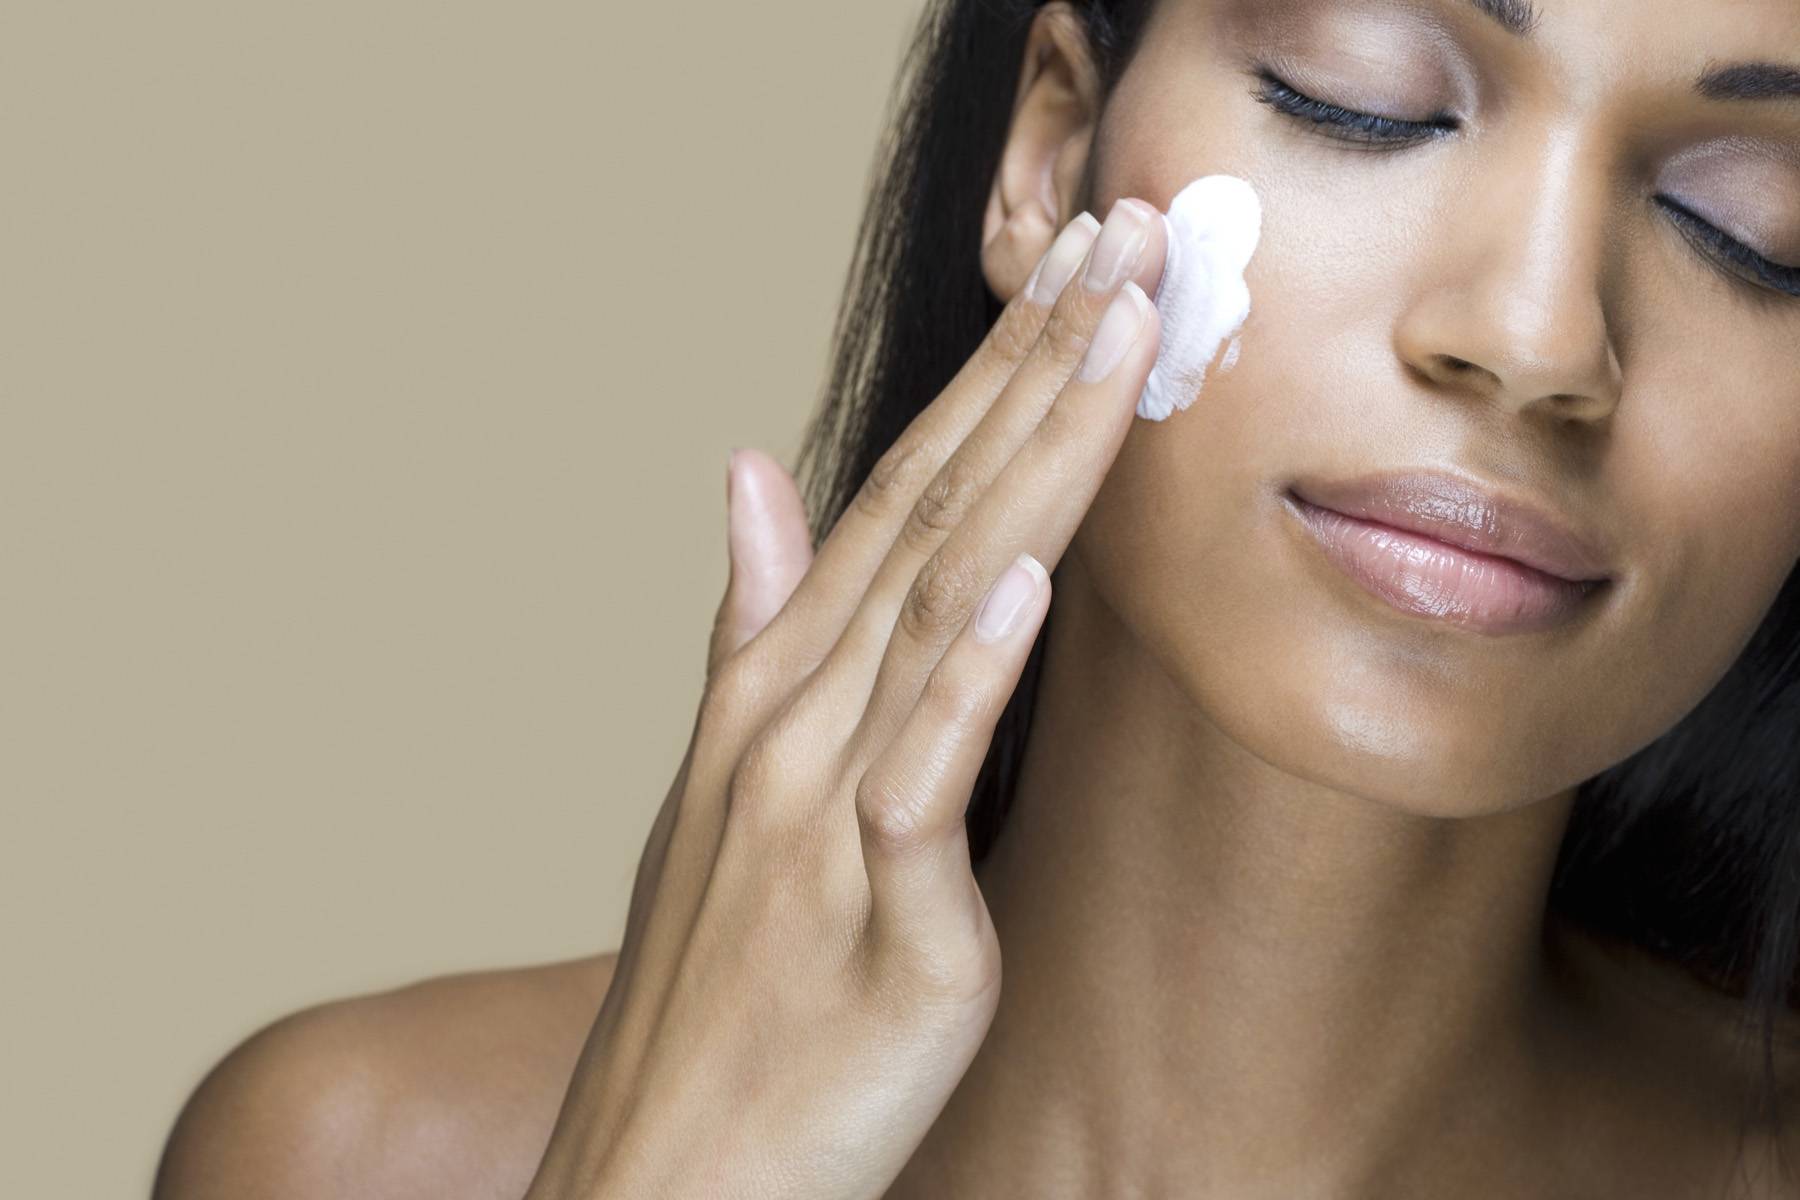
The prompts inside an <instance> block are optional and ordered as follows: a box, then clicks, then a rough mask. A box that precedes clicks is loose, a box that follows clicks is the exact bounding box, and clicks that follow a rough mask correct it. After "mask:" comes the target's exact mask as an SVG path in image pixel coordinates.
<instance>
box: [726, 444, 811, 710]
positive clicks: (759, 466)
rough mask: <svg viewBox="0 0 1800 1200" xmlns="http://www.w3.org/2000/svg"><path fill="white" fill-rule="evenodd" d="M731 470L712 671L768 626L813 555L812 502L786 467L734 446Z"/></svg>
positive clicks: (728, 473) (728, 477) (727, 476)
mask: <svg viewBox="0 0 1800 1200" xmlns="http://www.w3.org/2000/svg"><path fill="white" fill-rule="evenodd" d="M725 476H726V500H725V505H726V512H727V521H726V525H727V537H726V543H727V546H728V549H729V552H730V560H731V574H730V578H729V580H728V582H727V583H726V587H725V596H724V598H723V599H722V600H721V601H720V602H719V611H718V615H717V617H716V618H715V620H714V622H713V635H712V640H711V643H710V645H709V647H708V650H707V656H706V673H707V675H708V676H709V677H710V676H711V675H712V673H713V672H714V671H715V670H717V669H718V665H719V664H720V663H721V662H723V661H725V659H726V658H728V657H730V656H731V655H732V654H734V653H736V652H737V650H738V649H739V648H740V647H742V646H743V645H744V644H745V643H746V642H748V641H749V640H750V639H751V638H753V637H755V636H756V635H757V634H758V633H759V632H761V631H762V630H763V628H765V627H766V626H767V625H768V623H769V621H770V620H771V619H772V618H773V617H774V616H775V614H776V613H777V612H779V611H780V610H781V606H782V605H783V604H784V603H786V602H787V599H788V597H789V596H790V595H791V594H792V593H793V590H794V587H795V585H796V584H798V583H799V582H800V579H801V577H802V576H803V575H805V574H806V569H807V567H808V566H809V565H810V564H811V563H812V557H813V552H812V535H811V532H810V531H809V530H808V528H807V524H806V506H805V503H804V502H803V501H802V500H801V498H800V489H799V487H798V486H796V485H795V483H794V477H793V476H792V475H791V474H789V473H788V470H787V468H786V467H784V466H782V465H781V464H780V463H779V462H777V461H775V459H773V458H771V457H770V456H769V455H767V454H764V453H763V452H762V451H761V450H756V449H741V450H734V451H732V454H731V458H730V460H729V462H728V464H727V466H726V473H725Z"/></svg>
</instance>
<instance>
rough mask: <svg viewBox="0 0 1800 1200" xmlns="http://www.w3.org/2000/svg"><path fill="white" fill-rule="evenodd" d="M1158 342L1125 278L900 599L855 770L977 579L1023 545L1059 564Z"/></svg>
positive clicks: (1147, 308) (880, 740) (1139, 295)
mask: <svg viewBox="0 0 1800 1200" xmlns="http://www.w3.org/2000/svg"><path fill="white" fill-rule="evenodd" d="M1159 339H1160V323H1159V322H1158V321H1157V320H1156V314H1155V307H1154V306H1153V305H1152V304H1151V303H1150V300H1149V298H1148V297H1147V296H1146V295H1145V294H1144V291H1143V289H1142V288H1140V287H1139V286H1138V285H1137V283H1136V282H1135V281H1127V283H1126V284H1125V286H1124V287H1123V288H1121V289H1120V290H1119V292H1118V293H1117V294H1116V295H1115V296H1114V297H1113V299H1112V302H1111V303H1110V304H1109V305H1108V306H1107V310H1106V313H1105V315H1104V316H1103V317H1102V318H1101V320H1100V323H1099V325H1098V326H1097V327H1096V329H1095V332H1094V336H1093V339H1092V341H1091V342H1090V344H1089V346H1088V348H1087V351H1086V352H1085V354H1084V355H1083V357H1082V361H1081V365H1080V366H1079V368H1078V369H1077V371H1076V373H1075V375H1074V377H1073V378H1071V379H1070V380H1069V382H1068V384H1067V385H1066V386H1065V387H1064V388H1063V390H1062V393H1061V394H1060V395H1059V396H1058V397H1057V399H1056V402H1055V404H1054V405H1053V406H1052V407H1051V409H1050V411H1049V412H1048V413H1047V414H1046V415H1045V417H1044V419H1043V420H1042V421H1041V422H1040V423H1039V424H1038V426H1037V428H1035V429H1034V430H1033V431H1032V433H1031V436H1030V437H1029V438H1027V439H1026V441H1025V444H1024V445H1023V446H1021V447H1020V448H1019V451H1018V453H1016V454H1015V455H1013V457H1012V458H1011V459H1010V460H1009V461H1008V462H1007V464H1006V466H1005V467H1004V468H1002V469H1001V472H1000V474H999V476H998V478H996V479H995V480H994V483H993V486H991V487H990V488H989V489H988V490H987V492H986V493H985V494H984V495H983V496H982V497H981V500H980V502H979V503H978V504H976V505H975V506H974V507H973V508H972V509H971V510H970V511H969V513H968V515H967V516H966V517H965V518H964V519H963V520H962V521H961V522H960V523H959V524H958V525H957V526H956V528H955V529H954V530H952V531H951V532H950V533H949V534H948V536H947V537H945V539H944V540H943V542H942V544H940V545H939V546H938V548H937V550H936V551H934V552H933V553H932V555H931V557H930V558H929V559H927V560H926V561H925V564H924V565H923V566H922V567H921V568H920V569H919V571H918V573H917V574H916V576H915V577H914V579H913V580H912V582H911V585H910V586H909V587H908V589H907V590H906V592H905V594H904V597H903V598H902V599H901V600H900V602H899V604H898V608H897V612H896V614H895V617H894V620H893V623H892V628H891V630H890V633H889V638H888V641H887V645H886V648H885V649H884V651H883V652H882V656H881V665H880V667H879V669H878V670H877V672H876V675H875V680H874V683H873V686H872V688H871V690H870V696H869V701H868V704H867V707H866V710H865V712H864V715H863V719H862V722H861V724H860V725H859V727H858V729H857V731H856V733H855V734H854V735H853V736H852V738H851V747H850V749H849V751H848V753H849V755H850V758H849V763H850V764H851V765H852V766H853V765H854V763H855V762H856V761H859V760H864V759H866V758H867V756H868V755H869V754H871V753H874V752H877V751H879V749H880V747H881V746H882V745H884V744H885V743H886V741H887V740H888V738H889V737H891V736H892V730H893V729H895V728H896V727H897V726H898V724H899V722H900V721H901V720H902V719H904V717H905V715H906V714H907V712H909V711H910V710H911V709H912V707H913V704H914V703H915V701H916V699H917V697H918V694H919V689H920V687H921V686H922V684H923V681H924V679H925V678H926V675H927V673H928V672H929V671H930V670H931V669H932V667H933V666H934V665H935V664H936V663H937V661H938V659H939V658H940V657H941V656H942V655H943V653H944V649H945V647H946V646H947V645H948V643H949V642H950V639H951V638H952V637H954V636H955V634H956V631H957V629H958V628H959V627H960V626H961V625H962V623H963V621H964V620H966V619H967V617H968V614H969V612H970V611H971V610H972V609H973V607H974V605H975V603H976V601H977V600H978V599H979V598H980V595H981V584H982V581H984V580H986V579H991V578H993V576H994V574H995V573H996V572H997V571H999V570H1000V568H1001V567H1002V566H1003V565H1004V564H1005V563H1006V562H1007V561H1008V560H1009V559H1010V558H1011V557H1012V556H1013V555H1014V554H1016V553H1017V552H1018V549H1019V548H1021V547H1023V548H1024V549H1026V550H1028V551H1029V552H1031V553H1032V554H1033V555H1035V556H1036V557H1037V558H1038V559H1039V560H1040V561H1042V562H1043V563H1044V564H1045V565H1046V566H1047V567H1049V568H1050V569H1051V570H1054V569H1055V567H1056V564H1057V563H1058V562H1059V561H1060V560H1061V558H1062V554H1063V551H1064V550H1065V549H1066V548H1067V547H1068V544H1069V541H1070V539H1071V538H1073V537H1074V534H1075V530H1076V528H1077V527H1079V525H1080V524H1081V520H1082V517H1083V516H1084V515H1085V514H1086V512H1087V509H1088V506H1089V505H1090V504H1091V503H1092V502H1093V498H1094V494H1095V493H1096V492H1097V491H1098V490H1099V487H1100V482H1101V480H1102V479H1103V478H1104V477H1105V474H1106V472H1107V470H1108V469H1109V468H1110V467H1111V465H1112V463H1113V460H1114V459H1115V458H1116V457H1117V455H1118V452H1119V447H1120V445H1121V444H1122V443H1123V442H1124V440H1125V433H1126V430H1127V429H1128V428H1129V427H1130V424H1131V420H1132V417H1133V414H1134V413H1135V411H1136V407H1137V399H1138V396H1139V395H1140V394H1141V393H1142V391H1143V388H1144V383H1145V381H1146V380H1147V379H1148V377H1149V374H1150V368H1151V367H1152V366H1153V365H1154V363H1155V361H1156V351H1157V347H1158V344H1159Z"/></svg>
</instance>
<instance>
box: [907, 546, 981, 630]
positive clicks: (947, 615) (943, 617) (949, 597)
mask: <svg viewBox="0 0 1800 1200" xmlns="http://www.w3.org/2000/svg"><path fill="white" fill-rule="evenodd" d="M969 594H970V585H969V579H968V573H967V572H966V571H965V570H962V569H960V568H958V567H956V566H953V565H952V564H951V562H950V560H949V558H948V557H947V556H946V555H945V554H944V552H943V550H942V549H940V550H939V551H938V552H937V553H936V554H933V555H932V556H931V557H930V558H928V559H926V560H925V565H924V566H922V567H920V568H919V573H918V575H917V576H916V577H915V578H914V579H913V583H912V587H911V588H909V589H908V590H907V593H906V599H905V600H904V601H903V602H902V603H901V605H900V629H901V632H903V633H905V634H907V635H908V636H910V637H912V638H915V639H917V640H919V641H921V642H924V643H926V644H932V643H935V642H938V641H941V640H942V639H944V638H946V637H947V636H949V635H950V634H952V633H954V632H955V630H956V629H957V627H958V626H960V625H961V623H962V618H963V615H964V614H965V613H966V612H967V610H968V601H969Z"/></svg>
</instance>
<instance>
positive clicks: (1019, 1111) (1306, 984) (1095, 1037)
mask: <svg viewBox="0 0 1800 1200" xmlns="http://www.w3.org/2000/svg"><path fill="white" fill-rule="evenodd" d="M1064 566H1065V570H1064V571H1062V572H1059V579H1058V584H1059V588H1058V596H1057V607H1056V611H1055V619H1054V620H1053V622H1052V625H1051V629H1050V633H1049V635H1048V636H1049V639H1050V640H1049V644H1048V645H1047V646H1046V647H1045V659H1044V669H1043V673H1042V676H1041V678H1040V684H1039V692H1038V698H1037V702H1036V706H1035V709H1034V716H1033V721H1032V729H1031V736H1030V738H1029V739H1028V749H1027V752H1026V755H1025V760H1024V763H1023V765H1022V769H1021V772H1020V775H1019V784H1018V788H1017V791H1016V793H1015V797H1014V801H1013V805H1012V808H1011V811H1010V812H1009V814H1008V816H1007V819H1006V822H1005V827H1004V829H1003V831H1002V833H1001V834H1000V837H999V840H998V841H997V843H996V845H995V846H994V848H993V850H992V851H991V853H990V854H989V856H988V858H987V859H985V860H984V861H983V862H982V863H981V864H980V865H979V867H978V868H977V872H976V873H977V878H978V879H979V881H980V884H981V890H982V894H983V896H984V897H985V899H986V901H987V904H988V906H989V909H990V911H991V912H992V914H993V917H994V923H995V927H996V929H997V930H998V932H999V935H1000V944H1001V953H1002V973H1003V982H1002V991H1001V1000H1000V1006H999V1009H998V1011H997V1013H996V1015H995V1018H994V1023H993V1026H992V1028H991V1029H990V1031H989V1034H988V1037H987V1039H986V1041H985V1042H984V1043H983V1046H982V1049H981V1051H980V1053H979V1054H978V1055H977V1057H976V1059H975V1061H974V1063H973V1064H972V1065H971V1068H970V1070H969V1072H968V1074H967V1075H966V1076H965V1078H964V1080H963V1082H962V1085H961V1086H960V1087H959V1089H958V1091H957V1092H956V1094H955V1095H954V1096H953V1097H952V1099H951V1102H950V1104H949V1106H948V1107H947V1108H946V1111H945V1115H944V1117H943V1119H941V1120H940V1121H939V1122H938V1124H937V1125H936V1126H935V1127H934V1129H933V1130H932V1134H931V1136H930V1137H929V1138H928V1139H927V1141H926V1144H925V1146H924V1147H922V1148H921V1149H922V1153H921V1155H920V1158H919V1160H918V1161H919V1162H920V1163H921V1164H923V1165H922V1167H921V1170H922V1171H924V1172H931V1171H933V1170H935V1171H936V1172H937V1177H936V1183H938V1184H939V1185H943V1184H948V1183H950V1182H952V1180H954V1182H955V1185H956V1186H955V1187H954V1188H952V1187H942V1188H941V1192H940V1194H950V1195H960V1194H965V1193H966V1194H977V1195H988V1194H993V1195H1002V1194H1033V1195H1049V1194H1056V1192H1057V1190H1058V1188H1059V1187H1061V1188H1066V1189H1067V1191H1069V1192H1070V1193H1073V1194H1083V1195H1095V1194H1103V1193H1106V1194H1134V1193H1135V1192H1136V1191H1137V1190H1138V1189H1140V1188H1141V1189H1142V1190H1144V1191H1146V1192H1149V1193H1156V1194H1160V1192H1165V1191H1167V1190H1168V1188H1169V1187H1174V1188H1175V1189H1176V1190H1179V1191H1181V1192H1182V1194H1186V1195H1240V1196H1241V1195H1300V1194H1308V1195H1312V1194H1325V1192H1326V1191H1329V1193H1330V1194H1333V1195H1351V1194H1378V1192H1379V1189H1380V1183H1379V1182H1378V1181H1380V1180H1383V1179H1391V1178H1393V1177H1395V1173H1396V1172H1404V1171H1406V1170H1409V1169H1410V1164H1408V1163H1407V1161H1406V1160H1407V1159H1408V1158H1409V1157H1411V1156H1413V1155H1414V1151H1415V1150H1416V1149H1417V1144H1418V1142H1419V1141H1420V1140H1421V1139H1427V1140H1432V1141H1434V1142H1436V1143H1438V1144H1440V1145H1441V1144H1443V1143H1444V1141H1445V1140H1446V1135H1447V1134H1449V1133H1450V1125H1451V1124H1452V1123H1455V1124H1456V1125H1457V1126H1458V1127H1459V1128H1460V1127H1462V1126H1464V1125H1465V1124H1466V1123H1467V1122H1475V1123H1478V1124H1483V1125H1484V1126H1485V1127H1486V1128H1488V1129H1491V1128H1492V1125H1493V1123H1494V1122H1503V1121H1505V1120H1507V1119H1508V1117H1507V1114H1509V1113H1510V1114H1517V1113H1520V1112H1529V1111H1541V1105H1538V1104H1537V1099H1538V1098H1537V1096H1536V1095H1535V1093H1536V1090H1537V1088H1538V1084H1537V1082H1536V1080H1537V1073H1536V1069H1535V1068H1534V1067H1533V1066H1532V1062H1533V1056H1532V1054H1531V1053H1530V1050H1531V1047H1532V1046H1533V1045H1535V1044H1540V1043H1538V1041H1537V1039H1536V1038H1535V1036H1534V1032H1533V1030H1534V1025H1535V1024H1536V1023H1537V1022H1538V1021H1539V1020H1540V1013H1541V1012H1542V1011H1543V1010H1544V1009H1545V1007H1546V1006H1545V1002H1544V997H1545V994H1546V987H1547V982H1546V981H1547V975H1548V951H1547V948H1546V947H1547V943H1546V940H1545V899H1546V896H1547V894H1548V890H1549V883H1550V874H1551V870H1552V867H1553V866H1554V863H1555V859H1556V854H1557V849H1558V846H1559V844H1560V841H1561V838H1562V834H1563V830H1564V828H1565V825H1566V823H1567V820H1568V816H1569V809H1570V804H1571V803H1572V801H1573V791H1572V790H1571V791H1570V792H1568V793H1565V794H1562V795H1558V796H1556V797H1552V798H1550V799H1547V800H1544V801H1541V802H1537V803H1532V804H1527V805H1525V806H1522V807H1519V808H1516V809H1513V810H1510V811H1507V812H1504V813H1500V814H1497V815H1492V816H1485V817H1477V818H1466V819H1456V820H1451V819H1444V818H1441V817H1432V816H1423V815H1419V814H1417V813H1410V812H1406V811H1402V810H1400V809H1398V808H1396V807H1394V806H1393V805H1391V804H1384V803H1383V802H1382V800H1381V799H1380V798H1379V797H1372V796H1358V795H1351V794H1348V793H1346V792H1343V791H1339V790H1334V789H1333V788H1332V787H1330V786H1328V785H1326V784H1324V783H1321V782H1318V781H1315V780H1309V779H1305V778H1301V777H1298V776H1296V775H1295V774H1292V773H1290V772H1289V771H1286V770H1283V769H1282V768H1281V767H1279V766H1276V765H1273V764H1272V763H1270V762H1269V761H1265V759H1263V758H1260V757H1258V756H1257V755H1255V754H1252V753H1250V752H1249V751H1247V750H1246V749H1245V748H1244V747H1243V746H1241V745H1239V744H1237V743H1235V742H1234V741H1232V740H1231V739H1230V738H1229V737H1227V736H1226V735H1225V734H1224V733H1223V732H1222V731H1221V730H1220V728H1219V727H1218V726H1217V725H1216V724H1214V723H1213V722H1212V721H1210V720H1209V719H1208V717H1207V715H1206V714H1204V713H1202V712H1199V711H1197V710H1196V708H1195V707H1194V705H1193V704H1192V702H1191V700H1188V699H1187V698H1185V697H1184V696H1183V694H1182V693H1181V692H1180V690H1179V689H1178V688H1177V686H1176V684H1175V682H1174V681H1173V680H1172V679H1171V678H1170V677H1169V676H1168V675H1167V674H1166V673H1165V672H1164V671H1163V670H1162V669H1161V668H1160V667H1159V666H1158V665H1157V663H1156V662H1154V661H1153V660H1152V659H1151V658H1150V657H1149V656H1148V654H1147V653H1146V652H1145V650H1144V648H1143V647H1142V646H1141V645H1140V644H1139V643H1138V642H1137V641H1136V640H1135V639H1134V638H1132V637H1131V636H1130V634H1129V632H1128V631H1127V630H1125V629H1124V628H1123V627H1122V625H1121V624H1120V623H1119V622H1118V620H1117V619H1116V617H1115V616H1114V615H1113V614H1112V613H1111V612H1110V610H1108V609H1107V608H1106V607H1105V605H1104V604H1103V603H1102V602H1101V601H1100V599H1099V597H1098V596H1097V595H1096V594H1095V593H1094V592H1093V590H1092V589H1091V588H1090V587H1088V586H1087V584H1086V582H1085V580H1084V579H1083V578H1082V575H1081V573H1080V566H1079V562H1078V561H1077V560H1076V556H1074V555H1070V556H1068V557H1067V558H1066V559H1065V563H1064ZM1512 1119H1514V1120H1515V1121H1516V1120H1517V1117H1516V1116H1514V1117H1513V1118H1512ZM931 1163H938V1164H949V1163H954V1164H956V1165H955V1168H954V1170H953V1171H951V1170H949V1169H948V1168H946V1167H939V1168H933V1167H931V1166H929V1165H928V1164H931ZM1121 1164H1126V1165H1124V1166H1121ZM1134 1173H1142V1176H1143V1178H1141V1179H1139V1178H1137V1177H1136V1176H1135V1175H1134ZM921 1177H922V1176H921ZM977 1180H987V1181H988V1183H989V1184H993V1185H997V1186H996V1190H993V1191H983V1190H981V1188H980V1187H975V1186H970V1184H971V1183H972V1182H973V1181H977ZM1023 1180H1034V1181H1042V1182H1043V1187H1042V1188H1041V1189H1037V1190H1034V1189H1032V1188H1029V1187H1024V1188H1021V1186H1020V1185H1021V1181H1023ZM1123 1180H1130V1181H1131V1182H1132V1184H1133V1185H1134V1186H1131V1187H1122V1181H1123ZM1252 1185H1254V1186H1252Z"/></svg>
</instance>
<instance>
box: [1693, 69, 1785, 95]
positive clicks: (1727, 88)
mask: <svg viewBox="0 0 1800 1200" xmlns="http://www.w3.org/2000/svg"><path fill="white" fill-rule="evenodd" d="M1694 90H1696V91H1698V92H1699V93H1700V94H1701V95H1702V96H1705V97H1706V98H1707V99H1709V100H1800V69H1796V68H1794V67H1789V66H1784V65H1782V64H1781V63H1735V64H1733V65H1731V66H1728V67H1711V68H1708V69H1707V70H1706V71H1704V72H1703V73H1702V74H1701V76H1700V78H1699V79H1696V80H1695V81H1694Z"/></svg>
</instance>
